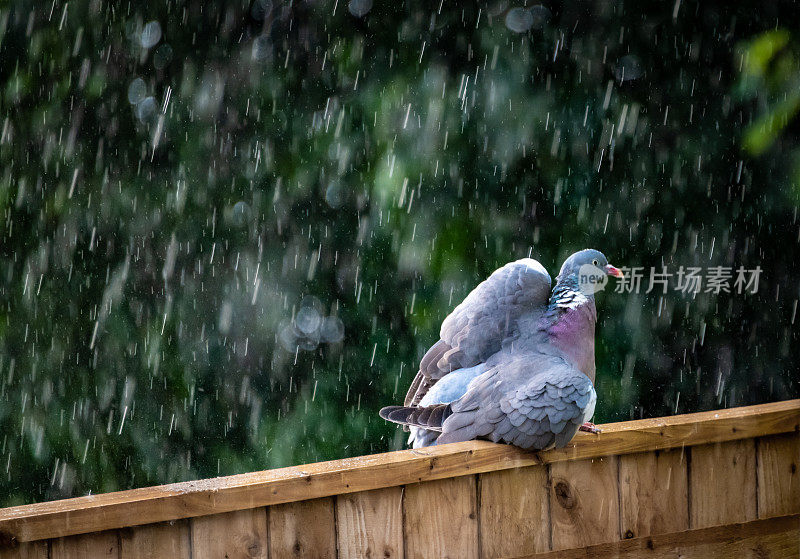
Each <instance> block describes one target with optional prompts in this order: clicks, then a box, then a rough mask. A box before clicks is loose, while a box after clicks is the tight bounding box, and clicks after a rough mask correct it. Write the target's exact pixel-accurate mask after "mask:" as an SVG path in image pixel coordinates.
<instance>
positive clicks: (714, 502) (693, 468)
mask: <svg viewBox="0 0 800 559" xmlns="http://www.w3.org/2000/svg"><path fill="white" fill-rule="evenodd" d="M689 470H690V475H689V487H690V503H689V522H690V527H691V528H706V527H708V526H717V525H719V524H731V523H734V522H745V521H747V520H755V518H756V456H755V443H754V441H753V439H744V440H740V441H731V442H727V443H721V444H708V445H700V446H695V447H692V449H691V464H690V466H689Z"/></svg>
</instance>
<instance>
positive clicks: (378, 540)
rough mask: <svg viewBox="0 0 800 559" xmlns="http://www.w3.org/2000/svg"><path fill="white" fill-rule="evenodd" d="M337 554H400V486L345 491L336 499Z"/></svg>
mask: <svg viewBox="0 0 800 559" xmlns="http://www.w3.org/2000/svg"><path fill="white" fill-rule="evenodd" d="M336 530H337V534H338V538H337V541H338V542H339V557H340V558H343V559H347V558H349V557H352V558H354V559H359V558H361V557H384V558H386V559H390V558H391V559H396V558H402V557H403V488H402V487H387V488H386V489H375V490H373V491H362V492H359V493H348V494H346V495H340V496H339V497H337V499H336Z"/></svg>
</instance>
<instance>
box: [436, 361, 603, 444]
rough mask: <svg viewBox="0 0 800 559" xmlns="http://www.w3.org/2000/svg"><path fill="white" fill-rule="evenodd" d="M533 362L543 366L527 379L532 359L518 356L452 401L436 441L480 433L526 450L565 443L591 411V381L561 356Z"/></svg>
mask: <svg viewBox="0 0 800 559" xmlns="http://www.w3.org/2000/svg"><path fill="white" fill-rule="evenodd" d="M533 363H538V364H539V365H546V366H545V367H544V369H543V370H541V371H540V372H539V373H538V374H535V375H534V376H533V378H530V377H529V376H528V374H529V371H526V369H530V368H531V367H530V365H531V364H532V363H529V366H528V367H526V366H525V364H524V363H521V362H520V361H519V360H518V361H516V362H515V363H514V364H513V366H512V370H510V371H506V372H505V374H504V373H503V372H498V373H497V374H496V375H493V376H487V377H485V378H484V379H483V382H481V383H480V384H479V385H476V386H474V387H473V388H472V389H471V390H470V391H469V392H468V393H467V394H465V395H464V397H463V398H460V399H459V400H457V401H455V402H452V403H451V404H450V411H451V413H450V414H447V415H444V416H443V419H444V421H443V423H442V427H441V429H442V435H441V436H440V437H439V438H438V439H437V444H444V443H450V442H458V441H467V440H471V439H475V438H486V439H489V440H492V441H494V442H501V441H502V442H506V443H509V444H513V445H515V446H518V447H520V448H524V449H529V450H542V449H548V448H552V447H558V448H560V447H563V446H565V445H566V444H567V443H568V442H569V441H570V440H571V439H572V437H573V436H575V433H576V432H577V431H578V428H579V427H580V426H581V424H582V423H583V422H584V421H587V420H588V419H590V418H591V416H592V415H593V413H594V405H595V402H596V400H597V395H596V393H595V390H594V386H593V385H592V382H591V381H590V380H589V378H588V377H587V376H586V375H584V374H583V373H582V372H580V371H579V370H578V369H576V368H575V367H574V366H572V365H570V364H569V363H568V362H566V361H565V360H563V359H560V358H556V359H552V358H551V359H542V358H539V359H537V360H535V361H533ZM526 377H527V378H529V379H530V380H525V378H526ZM520 381H521V382H520Z"/></svg>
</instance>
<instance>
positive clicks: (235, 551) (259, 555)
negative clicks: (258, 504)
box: [190, 508, 267, 559]
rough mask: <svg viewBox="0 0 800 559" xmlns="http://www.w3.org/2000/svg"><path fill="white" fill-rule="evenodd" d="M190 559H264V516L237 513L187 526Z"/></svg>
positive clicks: (259, 510)
mask: <svg viewBox="0 0 800 559" xmlns="http://www.w3.org/2000/svg"><path fill="white" fill-rule="evenodd" d="M190 534H191V535H190V538H191V546H192V547H191V549H192V559H220V558H221V557H224V558H225V559H267V512H266V510H265V509H264V508H255V509H249V510H240V511H235V512H228V513H224V514H214V515H211V516H203V517H201V518H195V519H193V520H192V521H191V523H190Z"/></svg>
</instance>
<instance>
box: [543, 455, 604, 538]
mask: <svg viewBox="0 0 800 559" xmlns="http://www.w3.org/2000/svg"><path fill="white" fill-rule="evenodd" d="M618 489H619V486H618V483H617V457H616V456H608V457H606V458H595V459H593V460H578V461H575V462H558V463H556V464H552V465H551V466H550V524H551V539H552V544H553V549H554V550H558V549H570V548H573V547H584V546H587V545H592V544H597V543H603V542H608V541H612V540H617V539H619V492H618Z"/></svg>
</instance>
